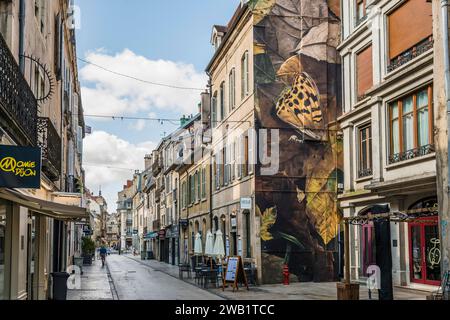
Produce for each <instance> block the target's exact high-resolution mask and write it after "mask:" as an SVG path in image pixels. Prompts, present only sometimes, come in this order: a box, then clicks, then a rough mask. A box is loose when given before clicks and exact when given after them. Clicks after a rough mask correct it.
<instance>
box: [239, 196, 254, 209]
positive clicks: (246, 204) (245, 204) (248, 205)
mask: <svg viewBox="0 0 450 320" xmlns="http://www.w3.org/2000/svg"><path fill="white" fill-rule="evenodd" d="M241 209H242V210H251V209H252V198H241Z"/></svg>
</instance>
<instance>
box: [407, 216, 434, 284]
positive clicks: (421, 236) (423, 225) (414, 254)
mask: <svg viewBox="0 0 450 320" xmlns="http://www.w3.org/2000/svg"><path fill="white" fill-rule="evenodd" d="M409 246H410V276H411V282H415V283H423V284H430V285H436V286H438V285H440V282H441V266H440V262H441V246H440V240H439V228H438V218H437V217H425V218H422V219H419V220H417V221H415V222H412V223H410V224H409Z"/></svg>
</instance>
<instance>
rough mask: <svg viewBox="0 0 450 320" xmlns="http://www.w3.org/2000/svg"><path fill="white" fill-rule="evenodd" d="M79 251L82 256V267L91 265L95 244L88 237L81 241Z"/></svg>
mask: <svg viewBox="0 0 450 320" xmlns="http://www.w3.org/2000/svg"><path fill="white" fill-rule="evenodd" d="M81 251H82V255H83V265H92V256H93V255H94V254H95V243H94V241H92V239H91V238H89V237H83V238H82V239H81Z"/></svg>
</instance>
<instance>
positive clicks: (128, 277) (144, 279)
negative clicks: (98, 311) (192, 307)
mask: <svg viewBox="0 0 450 320" xmlns="http://www.w3.org/2000/svg"><path fill="white" fill-rule="evenodd" d="M96 265H98V266H99V268H100V269H101V265H100V262H99V261H98V260H96ZM107 265H108V268H107V269H106V268H104V269H103V270H104V271H103V272H104V273H105V274H107V272H108V271H107V270H109V273H110V275H111V278H112V280H113V285H112V286H111V291H113V294H112V296H113V297H114V296H116V297H117V298H118V299H119V300H219V299H222V298H220V297H219V296H217V295H215V294H212V293H210V292H208V291H206V290H203V289H200V288H198V287H195V286H193V285H192V284H189V283H187V282H184V281H182V280H179V279H176V278H174V277H172V276H170V275H168V274H166V273H164V272H161V271H158V270H156V269H154V268H152V267H151V266H147V265H144V264H141V263H139V262H138V261H135V260H133V259H131V258H128V257H126V256H123V255H120V256H119V255H110V256H108V258H107ZM103 287H104V286H103ZM114 291H115V292H114Z"/></svg>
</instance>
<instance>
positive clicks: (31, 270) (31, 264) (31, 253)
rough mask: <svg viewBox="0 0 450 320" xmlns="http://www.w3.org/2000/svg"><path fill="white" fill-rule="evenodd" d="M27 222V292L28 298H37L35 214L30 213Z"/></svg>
mask: <svg viewBox="0 0 450 320" xmlns="http://www.w3.org/2000/svg"><path fill="white" fill-rule="evenodd" d="M29 221H30V222H29V223H28V246H27V247H28V261H27V262H28V264H27V269H28V272H27V292H28V300H36V298H37V292H36V291H37V290H36V289H37V283H38V281H37V280H38V279H37V278H38V272H37V271H38V270H37V266H38V252H39V251H38V250H39V247H38V241H37V240H38V239H39V238H38V237H39V234H38V233H37V232H36V230H38V228H37V225H38V219H37V218H36V216H35V215H32V214H30V216H29Z"/></svg>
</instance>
